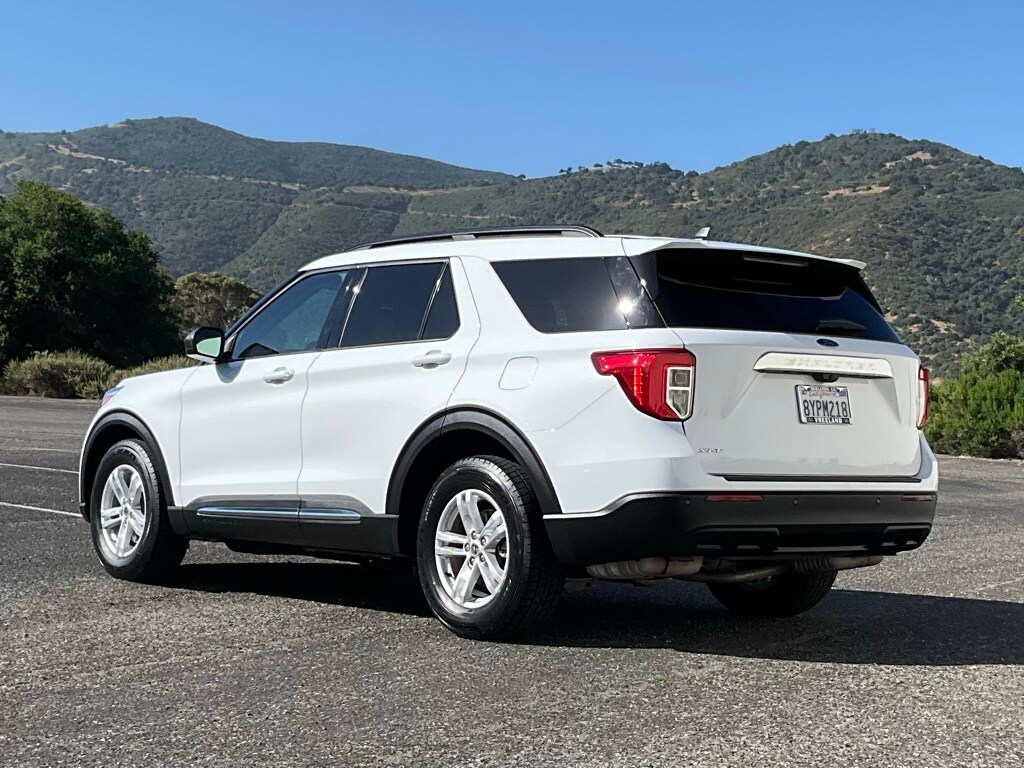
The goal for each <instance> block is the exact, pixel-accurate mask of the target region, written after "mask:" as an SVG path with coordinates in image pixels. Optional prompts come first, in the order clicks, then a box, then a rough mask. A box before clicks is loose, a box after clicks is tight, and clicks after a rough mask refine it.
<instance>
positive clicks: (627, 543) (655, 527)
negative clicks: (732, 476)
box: [544, 492, 936, 566]
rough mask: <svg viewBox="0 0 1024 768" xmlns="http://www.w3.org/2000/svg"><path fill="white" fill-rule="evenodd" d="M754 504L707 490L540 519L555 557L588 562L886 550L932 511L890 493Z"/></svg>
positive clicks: (922, 528)
mask: <svg viewBox="0 0 1024 768" xmlns="http://www.w3.org/2000/svg"><path fill="white" fill-rule="evenodd" d="M760 495H761V496H762V497H763V499H762V501H757V502H752V501H749V500H745V501H708V499H707V496H708V494H706V493H653V494H644V495H640V496H635V497H631V498H626V499H623V500H622V501H621V502H619V503H618V504H617V505H615V506H614V507H612V508H611V509H610V510H607V511H603V512H599V513H590V514H582V515H573V514H559V515H546V516H545V517H544V523H545V526H546V528H547V533H548V538H549V540H550V541H551V546H552V548H553V549H554V552H555V556H556V557H557V558H558V560H559V561H560V562H561V563H563V564H564V565H568V566H586V565H597V564H600V563H610V562H617V561H621V560H633V559H639V558H643V557H659V556H665V557H670V556H674V557H691V556H695V555H703V556H704V557H707V558H730V559H749V560H771V559H786V558H796V557H809V556H815V555H894V554H896V553H898V552H904V551H906V550H910V549H916V548H917V547H919V546H921V544H923V543H924V540H925V539H926V538H927V537H928V534H929V532H930V531H931V527H932V521H933V520H934V517H935V505H936V499H935V496H934V494H933V495H931V496H930V498H927V499H925V500H922V499H921V494H915V497H916V498H914V499H909V498H905V495H904V494H903V493H902V492H898V493H820V492H809V493H776V492H765V493H761V494H760Z"/></svg>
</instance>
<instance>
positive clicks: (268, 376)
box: [263, 367, 295, 384]
mask: <svg viewBox="0 0 1024 768" xmlns="http://www.w3.org/2000/svg"><path fill="white" fill-rule="evenodd" d="M294 376H295V371H293V370H292V369H291V368H284V367H281V368H275V369H274V370H272V371H271V372H270V373H265V374H263V380H264V381H265V382H267V384H284V383H285V382H286V381H291V380H292V378H293V377H294Z"/></svg>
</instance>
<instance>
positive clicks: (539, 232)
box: [345, 224, 603, 253]
mask: <svg viewBox="0 0 1024 768" xmlns="http://www.w3.org/2000/svg"><path fill="white" fill-rule="evenodd" d="M531 235H534V236H543V235H548V236H551V235H561V236H563V237H603V235H602V234H601V233H600V232H598V231H597V230H596V229H593V228H592V227H584V226H581V225H578V224H571V225H565V226H550V227H545V226H540V227H494V228H492V229H462V230H454V231H452V232H434V233H430V234H424V235H412V236H410V237H398V238H395V239H393V240H378V241H375V242H372V243H360V244H359V245H353V246H352V247H351V248H346V249H345V253H348V252H349V251H366V250H370V249H371V248H383V247H384V246H386V245H406V244H408V243H432V242H439V241H442V240H476V239H478V238H488V237H523V236H527V237H528V236H531Z"/></svg>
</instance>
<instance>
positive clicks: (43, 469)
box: [0, 461, 78, 475]
mask: <svg viewBox="0 0 1024 768" xmlns="http://www.w3.org/2000/svg"><path fill="white" fill-rule="evenodd" d="M0 467H13V468H14V469H37V470H39V471H40V472H63V473H64V474H67V475H77V474H78V472H77V470H74V469H57V468H56V467H34V466H32V465H31V464H5V463H4V462H2V461H0Z"/></svg>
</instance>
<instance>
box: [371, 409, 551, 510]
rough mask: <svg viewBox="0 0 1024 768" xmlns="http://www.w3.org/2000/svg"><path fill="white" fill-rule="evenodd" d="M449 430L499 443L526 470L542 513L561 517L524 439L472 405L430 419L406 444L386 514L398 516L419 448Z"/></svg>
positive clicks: (502, 421)
mask: <svg viewBox="0 0 1024 768" xmlns="http://www.w3.org/2000/svg"><path fill="white" fill-rule="evenodd" d="M453 429H469V430H473V431H476V432H481V433H483V434H485V435H487V436H488V437H491V438H492V439H494V440H496V441H497V442H499V443H501V445H502V446H504V448H505V449H506V450H507V451H508V452H509V455H510V456H511V457H512V459H513V460H515V461H516V463H518V464H519V465H520V466H521V467H522V468H523V469H524V470H525V471H526V474H527V477H529V479H530V483H531V485H532V486H533V491H534V493H535V494H536V496H537V501H538V502H539V503H540V506H541V509H542V510H543V512H544V514H545V515H548V514H561V512H562V507H561V505H560V504H559V503H558V496H557V494H556V493H555V488H554V485H552V483H551V478H550V477H549V476H548V473H547V470H546V469H545V468H544V465H543V463H542V462H541V460H540V457H539V456H538V455H537V451H536V450H535V449H534V447H533V446H532V445H531V444H530V442H529V440H527V439H526V436H525V435H523V433H522V432H520V431H519V430H518V429H517V428H516V427H514V426H512V425H511V424H510V423H509V422H508V421H507V420H506V419H505V418H503V417H502V416H499V415H498V414H496V413H494V412H493V411H489V410H487V409H484V408H480V407H474V406H464V407H457V408H453V409H450V410H445V411H442V412H441V413H438V414H436V415H435V416H432V417H431V418H430V419H428V420H427V421H425V422H424V423H423V424H422V425H421V426H420V427H419V429H417V430H416V432H414V433H413V436H412V437H410V438H409V440H408V441H406V444H405V446H404V447H403V448H402V451H401V453H399V455H398V460H397V461H396V462H395V466H394V469H393V470H392V472H391V479H390V481H389V482H388V490H387V497H386V501H385V511H386V512H387V514H389V515H395V516H397V515H399V513H400V500H401V496H402V489H403V487H404V486H405V481H406V478H407V477H408V475H409V470H410V469H412V466H413V464H414V463H415V461H416V459H417V458H418V457H419V455H420V453H421V452H422V451H423V449H424V448H425V447H426V446H427V445H429V444H430V442H431V441H432V440H434V439H435V438H437V437H440V436H441V435H443V434H444V433H446V432H448V431H451V430H453Z"/></svg>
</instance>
